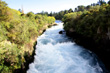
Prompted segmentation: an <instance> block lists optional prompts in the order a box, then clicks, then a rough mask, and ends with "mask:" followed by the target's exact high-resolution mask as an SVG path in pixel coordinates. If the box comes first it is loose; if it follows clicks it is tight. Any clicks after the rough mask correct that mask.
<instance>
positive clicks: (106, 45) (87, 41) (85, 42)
mask: <svg viewBox="0 0 110 73" xmlns="http://www.w3.org/2000/svg"><path fill="white" fill-rule="evenodd" d="M66 35H67V36H69V37H71V38H72V39H73V41H74V42H75V43H76V44H78V45H80V46H83V47H84V48H86V49H88V50H90V51H92V52H94V53H95V54H96V55H97V56H98V57H99V59H100V60H101V61H102V62H103V63H104V65H105V67H106V69H107V70H109V71H110V63H109V62H110V59H109V56H110V40H106V39H101V40H100V41H99V42H98V43H96V40H94V39H93V38H88V37H85V36H83V35H80V34H77V33H76V32H70V31H66Z"/></svg>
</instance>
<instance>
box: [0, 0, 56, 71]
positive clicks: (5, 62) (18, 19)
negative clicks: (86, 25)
mask: <svg viewBox="0 0 110 73" xmlns="http://www.w3.org/2000/svg"><path fill="white" fill-rule="evenodd" d="M54 22H55V18H54V17H50V16H46V15H39V14H36V15H35V14H34V13H32V12H29V13H27V14H23V13H20V12H19V11H17V10H14V9H11V8H9V7H8V6H7V4H6V3H5V2H4V1H1V0H0V73H13V71H14V70H15V69H18V68H21V66H22V67H23V66H24V65H23V64H24V62H25V58H24V56H30V55H32V52H33V43H34V42H35V41H36V39H37V36H39V35H40V34H41V33H42V32H43V30H44V29H46V28H48V26H50V25H51V24H52V23H54Z"/></svg>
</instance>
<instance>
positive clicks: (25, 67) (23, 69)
mask: <svg viewBox="0 0 110 73" xmlns="http://www.w3.org/2000/svg"><path fill="white" fill-rule="evenodd" d="M56 25H57V23H53V24H47V25H46V26H44V27H43V29H42V30H40V32H39V34H40V35H42V34H43V33H44V32H45V30H46V29H48V28H51V27H52V26H56ZM40 35H39V36H40ZM37 37H38V36H37ZM37 37H36V38H35V39H33V40H32V42H30V44H31V46H29V44H28V45H27V48H31V50H30V51H31V53H32V54H28V55H25V56H24V58H25V62H24V63H23V64H22V65H21V68H20V69H16V70H14V73H26V71H27V70H28V69H29V64H30V63H32V62H33V61H34V56H35V55H36V54H35V50H36V49H37V48H36V45H37V40H36V39H37Z"/></svg>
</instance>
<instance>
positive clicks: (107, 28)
mask: <svg viewBox="0 0 110 73" xmlns="http://www.w3.org/2000/svg"><path fill="white" fill-rule="evenodd" d="M82 8H83V9H82ZM82 8H81V11H80V10H79V9H76V11H74V12H72V13H68V14H65V15H64V17H63V19H62V21H63V22H64V29H65V31H66V32H67V34H68V35H69V36H72V37H73V38H74V40H75V42H76V43H77V44H79V45H82V46H83V47H85V48H88V49H89V50H91V51H93V52H95V53H96V54H97V55H98V57H99V58H100V59H101V60H102V61H103V62H104V64H105V66H106V67H107V68H108V70H109V71H110V63H109V62H110V60H108V58H109V56H110V1H109V2H108V4H106V3H102V2H101V3H100V5H98V4H95V5H93V6H89V7H84V6H82Z"/></svg>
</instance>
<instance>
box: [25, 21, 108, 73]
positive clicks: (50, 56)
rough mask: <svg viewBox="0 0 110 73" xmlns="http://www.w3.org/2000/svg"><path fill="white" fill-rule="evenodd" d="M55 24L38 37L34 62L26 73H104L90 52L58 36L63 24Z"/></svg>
mask: <svg viewBox="0 0 110 73" xmlns="http://www.w3.org/2000/svg"><path fill="white" fill-rule="evenodd" d="M57 23H58V25H57V26H53V27H52V28H49V29H47V30H46V31H45V32H44V34H42V35H41V36H39V37H38V39H37V42H38V43H37V45H36V55H35V60H34V62H33V63H31V64H30V65H29V70H28V71H27V73H106V72H104V71H103V68H102V66H101V65H99V62H98V60H97V58H96V57H95V55H94V54H92V52H90V51H87V50H85V49H84V48H82V47H80V46H78V45H76V44H75V43H73V42H71V41H70V39H69V38H68V37H67V36H66V35H65V33H64V34H63V35H61V34H59V31H60V30H63V23H61V22H60V21H57Z"/></svg>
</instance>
